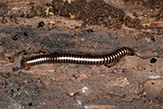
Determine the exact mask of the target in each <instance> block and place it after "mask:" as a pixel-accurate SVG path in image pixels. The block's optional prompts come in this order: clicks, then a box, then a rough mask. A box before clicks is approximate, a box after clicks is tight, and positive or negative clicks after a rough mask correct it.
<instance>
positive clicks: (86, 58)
mask: <svg viewBox="0 0 163 109" xmlns="http://www.w3.org/2000/svg"><path fill="white" fill-rule="evenodd" d="M131 54H133V50H132V49H131V48H129V47H122V48H120V49H118V50H116V51H114V52H112V53H110V54H106V55H79V54H78V55H77V54H45V55H38V56H32V57H25V58H23V59H22V61H21V63H20V64H21V66H22V67H27V68H29V67H30V66H34V65H39V64H44V63H75V64H88V65H107V64H110V63H112V62H116V61H118V60H119V59H120V58H122V57H124V56H126V55H131Z"/></svg>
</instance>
